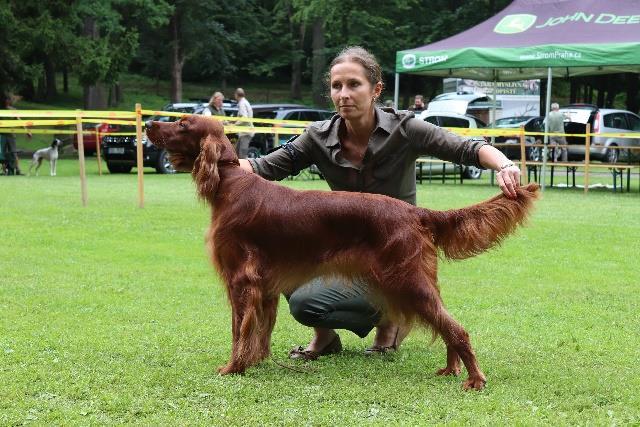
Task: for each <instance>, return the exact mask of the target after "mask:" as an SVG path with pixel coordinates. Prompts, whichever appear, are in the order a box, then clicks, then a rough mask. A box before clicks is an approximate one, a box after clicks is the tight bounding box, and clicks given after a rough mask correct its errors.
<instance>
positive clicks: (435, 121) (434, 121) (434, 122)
mask: <svg viewBox="0 0 640 427" xmlns="http://www.w3.org/2000/svg"><path fill="white" fill-rule="evenodd" d="M424 121H425V122H429V123H431V124H432V125H436V126H439V124H438V117H436V116H431V117H427V118H426V119H424Z"/></svg>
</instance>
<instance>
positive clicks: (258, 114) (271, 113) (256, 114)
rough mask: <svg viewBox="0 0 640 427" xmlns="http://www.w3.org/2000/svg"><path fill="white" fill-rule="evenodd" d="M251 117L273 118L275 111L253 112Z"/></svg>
mask: <svg viewBox="0 0 640 427" xmlns="http://www.w3.org/2000/svg"><path fill="white" fill-rule="evenodd" d="M253 117H255V118H257V119H275V118H276V112H275V111H258V112H254V113H253Z"/></svg>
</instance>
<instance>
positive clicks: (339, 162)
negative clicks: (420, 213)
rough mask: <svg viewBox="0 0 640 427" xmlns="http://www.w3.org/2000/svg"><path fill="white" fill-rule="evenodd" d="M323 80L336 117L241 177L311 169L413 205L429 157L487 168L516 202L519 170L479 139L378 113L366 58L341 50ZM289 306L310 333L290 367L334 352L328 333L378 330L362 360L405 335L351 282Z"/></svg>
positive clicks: (300, 295) (249, 166) (333, 182)
mask: <svg viewBox="0 0 640 427" xmlns="http://www.w3.org/2000/svg"><path fill="white" fill-rule="evenodd" d="M327 80H328V87H329V88H330V96H331V100H332V101H333V103H334V105H335V108H336V111H337V114H335V115H334V116H333V117H332V118H331V119H329V120H324V121H320V122H315V123H312V124H311V125H310V126H309V127H308V128H307V129H306V131H305V132H304V133H303V134H302V135H300V136H299V137H297V138H296V139H294V140H293V141H291V142H289V143H288V144H285V145H284V146H282V147H283V148H282V149H278V150H276V151H273V152H271V153H270V154H267V155H266V156H263V157H260V158H257V159H243V160H240V167H241V168H242V169H243V170H245V171H247V172H249V173H257V174H258V175H260V176H261V177H263V178H266V179H269V180H281V179H284V178H286V177H287V176H289V175H296V174H298V173H299V172H300V171H301V170H303V169H304V168H306V167H309V166H310V165H311V164H315V165H316V166H317V167H318V169H319V170H320V172H321V173H322V174H323V176H324V177H325V179H326V181H327V183H328V184H329V187H330V188H331V189H332V190H340V191H356V192H362V193H375V194H384V195H387V196H390V197H394V198H396V199H399V200H403V201H405V202H407V203H411V204H413V205H415V204H416V172H415V160H416V159H417V158H418V157H419V156H422V155H431V156H435V157H438V158H441V159H444V160H448V161H450V162H453V163H458V164H465V165H475V166H478V167H485V168H491V169H493V170H495V171H497V177H498V178H497V181H498V184H499V185H500V189H501V190H502V191H503V193H505V194H506V195H507V197H511V198H515V197H516V188H515V187H516V186H518V185H519V182H520V169H519V168H517V167H516V166H514V164H513V163H512V162H511V161H509V159H507V158H506V157H505V156H504V154H502V153H501V152H500V151H498V150H497V149H496V148H494V147H492V146H491V145H488V144H487V143H486V142H485V141H484V140H483V139H476V140H474V139H463V138H461V137H459V136H457V135H455V134H453V133H451V132H449V131H447V130H444V129H441V128H439V127H437V126H434V125H432V124H430V123H427V122H425V121H424V120H420V119H417V118H415V117H414V115H413V114H412V113H408V112H403V111H396V110H387V109H384V110H383V109H382V108H380V107H378V106H377V105H376V101H377V99H378V98H379V97H380V94H381V92H382V89H383V83H382V70H381V68H380V65H379V64H378V62H377V61H376V59H375V57H374V56H373V55H372V54H371V53H369V52H368V51H367V50H365V49H363V48H362V47H358V46H354V47H348V48H346V49H344V50H343V51H342V52H341V53H340V54H339V55H338V56H337V57H336V58H335V59H334V60H333V62H332V63H331V65H330V67H329V73H328V75H327ZM301 221H304V218H301ZM309 244H313V242H309ZM292 262H295V254H292ZM288 301H289V310H290V311H291V314H292V315H293V317H294V318H295V319H296V320H297V321H298V322H300V323H302V324H304V325H307V326H311V327H313V328H314V337H313V339H312V340H311V342H310V343H309V344H308V345H307V346H306V347H299V348H296V349H293V350H291V351H290V352H289V357H290V358H292V359H304V360H313V359H316V358H317V357H319V356H321V355H325V354H332V353H337V352H339V351H341V350H342V344H341V341H340V336H339V335H338V334H337V332H336V331H335V329H346V330H349V331H351V332H353V333H355V334H356V335H358V336H359V337H361V338H364V337H366V336H367V335H368V334H369V332H371V330H373V329H374V328H377V329H376V335H375V338H374V340H373V345H372V346H371V347H369V348H367V349H366V350H365V354H367V355H375V354H381V353H385V352H388V351H394V350H397V349H398V347H399V345H400V343H401V342H402V339H403V338H404V337H405V336H406V334H407V333H408V328H406V327H400V326H399V325H396V324H394V323H392V322H390V321H389V320H388V319H387V317H386V316H385V313H384V309H383V306H384V304H381V303H380V301H379V299H378V297H377V295H375V294H374V292H372V291H371V289H370V287H369V286H368V285H367V284H366V283H364V282H363V281H362V280H361V279H358V278H351V279H345V278H340V277H319V278H316V279H314V280H312V281H311V282H310V283H308V284H306V285H303V286H302V287H300V288H298V289H297V290H296V291H294V292H293V293H292V294H291V295H288Z"/></svg>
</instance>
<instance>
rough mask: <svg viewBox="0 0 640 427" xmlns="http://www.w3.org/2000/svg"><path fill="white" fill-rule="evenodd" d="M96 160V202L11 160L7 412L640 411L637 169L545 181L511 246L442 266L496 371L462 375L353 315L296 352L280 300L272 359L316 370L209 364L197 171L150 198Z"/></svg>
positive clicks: (637, 417) (208, 421)
mask: <svg viewBox="0 0 640 427" xmlns="http://www.w3.org/2000/svg"><path fill="white" fill-rule="evenodd" d="M24 165H25V164H24V163H23V169H25V167H24ZM87 166H88V174H89V176H88V192H89V204H88V206H87V207H85V208H83V207H82V206H81V203H80V182H79V178H78V177H77V162H75V161H73V160H62V161H61V162H60V164H59V169H58V176H57V177H49V176H48V175H45V176H40V177H22V176H14V177H4V176H0V189H1V193H0V216H1V218H2V222H1V227H0V236H1V237H2V239H1V242H2V245H0V260H2V261H1V262H0V425H20V424H26V423H34V424H39V425H47V424H54V425H75V424H82V425H86V424H122V423H126V424H129V423H136V424H143V425H175V424H178V425H271V424H274V425H362V424H372V425H382V424H392V425H430V424H445V423H452V424H457V425H461V424H480V425H496V424H498V425H513V424H515V425H532V424H553V425H557V424H561V425H575V424H581V425H585V424H588V425H618V424H635V425H637V424H639V423H640V393H638V389H640V375H639V374H638V370H637V363H638V360H639V359H640V336H639V335H638V330H640V315H639V314H638V306H640V292H638V282H639V281H640V267H639V266H638V255H639V254H640V243H639V240H638V236H640V197H639V196H638V189H637V184H636V186H635V188H634V190H635V191H634V192H632V193H624V194H616V193H613V192H611V191H610V190H599V191H593V192H590V193H589V194H588V195H586V196H585V195H584V194H583V193H582V191H581V190H572V189H550V190H548V191H546V192H545V194H544V198H543V199H542V200H541V201H540V202H539V203H538V206H537V210H536V213H535V215H534V217H533V218H532V220H531V221H530V224H529V226H528V227H526V228H524V229H522V230H521V231H519V232H518V233H517V234H516V235H515V236H513V237H511V238H509V239H507V241H506V242H505V244H504V245H503V246H502V247H501V248H499V249H497V250H494V251H492V252H489V253H486V254H483V255H481V256H479V257H476V258H473V259H469V260H466V261H459V262H443V263H442V264H441V268H440V284H441V289H442V294H443V298H444V301H445V303H446V304H447V307H448V309H449V310H450V312H451V313H452V314H453V316H454V317H455V318H456V319H458V320H459V321H460V322H461V323H462V324H463V325H464V326H465V327H466V329H467V330H468V331H469V333H470V334H471V337H472V342H473V344H474V347H475V350H476V353H477V356H478V360H479V363H480V366H481V367H482V369H483V370H484V372H485V374H486V375H487V378H488V384H487V388H486V389H485V390H484V391H482V392H464V391H462V390H461V381H462V379H461V378H453V377H445V378H443V377H437V376H435V375H434V372H435V371H436V369H438V368H441V367H443V366H444V364H445V350H444V346H443V345H442V342H441V341H440V340H438V341H436V342H435V343H434V344H432V345H429V338H430V336H429V335H428V334H426V333H422V332H414V333H413V334H412V335H410V336H409V338H408V339H407V340H406V341H405V343H404V345H403V346H402V348H401V349H400V351H399V352H398V353H396V354H394V355H389V356H386V357H380V358H366V357H365V356H363V354H362V350H363V349H364V348H365V347H367V346H368V345H370V343H371V340H372V337H368V338H367V339H364V340H361V339H359V338H357V337H356V336H355V335H353V334H350V333H346V332H345V333H342V335H341V336H342V338H343V344H344V346H345V351H344V352H343V353H341V354H339V355H335V356H331V357H325V358H321V359H320V360H318V361H316V362H313V363H310V364H308V365H303V364H296V363H294V362H290V361H288V360H287V359H286V354H287V351H288V350H289V349H290V348H292V347H294V346H296V345H301V344H305V343H306V342H307V341H308V340H309V338H310V336H311V333H310V330H309V329H308V328H306V327H303V326H301V325H299V324H297V323H296V322H295V321H294V320H293V319H292V317H291V316H290V315H289V313H288V308H287V305H286V302H285V301H284V300H282V301H281V305H280V307H279V311H280V313H279V317H278V321H277V324H276V327H275V331H274V335H273V346H272V351H273V359H275V360H277V361H279V362H280V363H284V364H294V365H295V366H296V367H298V368H302V369H303V370H304V371H305V372H303V373H300V372H295V371H292V370H289V369H284V368H282V367H281V366H278V365H277V364H276V363H274V361H273V360H271V359H270V360H267V361H265V362H264V363H262V364H261V365H259V366H257V367H254V368H251V369H249V370H248V371H247V373H246V375H244V376H225V377H221V376H218V375H217V373H216V371H215V368H216V367H217V366H219V365H222V364H224V363H226V361H227V359H228V357H229V354H230V348H231V343H230V339H231V338H230V334H231V328H230V308H229V305H228V303H227V302H226V300H225V296H224V292H223V288H222V286H221V285H220V283H219V281H218V279H217V277H216V275H215V273H214V271H213V269H212V267H211V266H210V265H209V263H208V259H207V255H206V252H205V249H204V245H203V235H204V231H205V229H206V227H207V226H208V222H209V215H210V214H209V211H208V209H207V208H206V207H205V206H204V205H202V204H201V203H199V202H198V201H197V200H196V197H195V192H194V189H193V185H192V184H191V182H190V176H189V175H186V174H180V175H173V176H166V175H156V174H155V173H153V172H151V169H149V172H150V173H149V174H147V175H145V179H146V180H145V196H146V199H145V200H146V204H145V208H144V209H139V208H137V203H136V196H137V189H136V188H137V187H136V175H135V174H133V173H132V174H130V175H109V174H105V175H103V176H98V175H97V173H96V165H95V162H94V161H90V162H89V163H88V165H87ZM43 169H44V170H48V165H44V166H43ZM25 170H26V169H25ZM592 181H593V179H592ZM636 181H637V178H636ZM606 182H610V178H608V181H606ZM283 184H284V185H290V186H292V187H294V188H299V189H305V188H326V187H325V183H324V182H323V181H319V180H315V181H303V180H293V181H285V182H283ZM497 191H498V190H497V188H496V187H490V186H489V185H487V184H486V182H485V181H483V182H479V183H469V184H467V183H466V182H465V184H464V185H459V184H453V183H447V184H440V183H434V184H431V185H429V184H423V185H421V186H419V190H418V202H419V204H420V205H422V206H429V207H432V208H437V209H447V208H453V207H460V206H465V205H468V204H470V203H473V202H476V201H479V200H482V199H485V198H487V197H489V196H491V195H493V194H495V193H496V192H497ZM310 244H312V243H311V242H310ZM292 260H295V254H292ZM464 376H465V377H466V372H465V373H464Z"/></svg>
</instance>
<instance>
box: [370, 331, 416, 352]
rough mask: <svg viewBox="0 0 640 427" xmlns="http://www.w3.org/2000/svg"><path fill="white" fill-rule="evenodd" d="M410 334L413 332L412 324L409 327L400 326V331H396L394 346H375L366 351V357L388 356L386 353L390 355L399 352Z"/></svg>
mask: <svg viewBox="0 0 640 427" xmlns="http://www.w3.org/2000/svg"><path fill="white" fill-rule="evenodd" d="M409 332H411V325H410V324H409V325H407V324H404V325H402V326H399V327H398V329H396V336H395V338H394V339H393V344H391V345H387V346H383V345H373V346H371V347H369V348H366V349H365V350H364V354H365V356H374V355H377V354H386V353H390V352H394V351H396V350H398V349H399V348H400V344H402V341H403V340H404V339H405V338H406V337H407V335H409Z"/></svg>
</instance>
